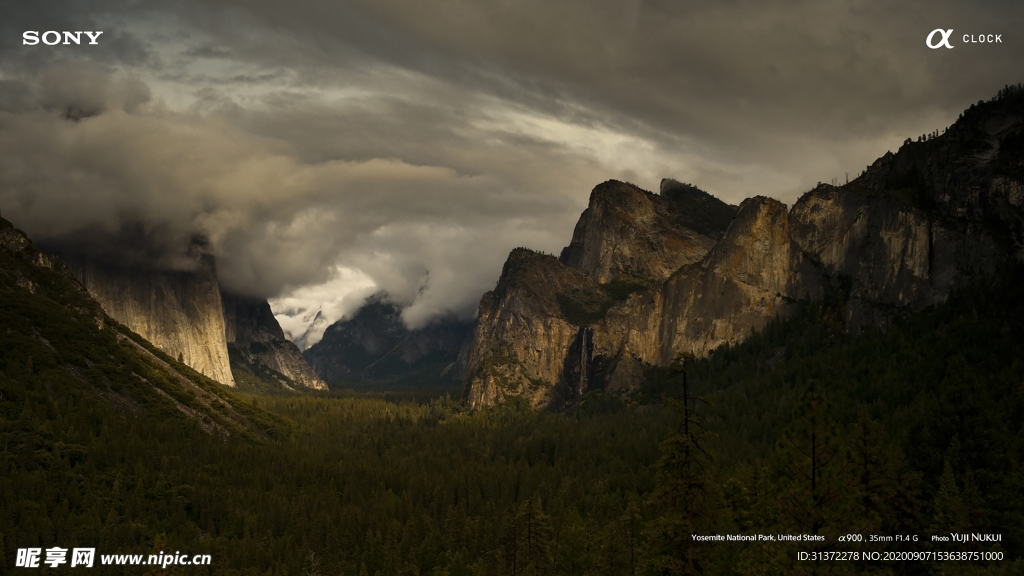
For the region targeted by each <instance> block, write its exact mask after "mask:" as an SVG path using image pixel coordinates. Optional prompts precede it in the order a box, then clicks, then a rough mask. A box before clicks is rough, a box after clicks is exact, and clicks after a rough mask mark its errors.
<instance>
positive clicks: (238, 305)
mask: <svg viewBox="0 0 1024 576" xmlns="http://www.w3.org/2000/svg"><path fill="white" fill-rule="evenodd" d="M221 300H222V302H223V306H224V327H225V339H226V341H227V345H228V347H229V349H231V350H234V351H235V352H236V353H237V354H239V355H241V357H242V358H243V359H244V360H245V361H246V362H248V363H250V364H255V365H259V366H263V367H264V368H269V369H270V370H273V371H274V372H277V373H279V374H281V375H282V376H284V377H285V378H287V379H289V380H291V381H292V382H293V383H295V384H298V385H300V386H305V387H306V388H312V389H314V390H326V389H327V384H325V383H324V381H323V380H321V379H320V377H319V376H317V374H316V372H314V371H313V369H312V368H310V367H309V364H307V363H306V360H305V358H303V357H302V353H301V352H300V351H299V348H298V347H297V346H296V345H295V344H293V343H292V342H291V341H290V340H288V339H287V338H285V335H284V331H283V330H282V329H281V325H280V324H278V322H277V319H276V318H274V313H273V311H272V310H271V309H270V304H269V303H267V301H266V300H264V299H261V298H251V297H246V296H239V295H234V294H228V293H222V294H221Z"/></svg>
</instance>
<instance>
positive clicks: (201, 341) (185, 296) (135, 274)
mask: <svg viewBox="0 0 1024 576" xmlns="http://www.w3.org/2000/svg"><path fill="white" fill-rule="evenodd" d="M68 261H69V265H70V267H71V270H72V272H73V273H74V275H75V277H77V278H78V280H79V281H80V282H81V283H82V285H83V286H85V288H86V290H88V291H89V294H90V295H92V297H93V298H95V299H96V301H98V302H99V303H100V305H101V306H103V310H104V311H105V312H106V313H107V315H109V316H110V317H111V318H113V319H114V320H117V321H118V322H120V323H122V324H124V325H125V326H127V327H128V328H129V329H131V330H132V331H134V332H136V333H138V334H139V335H141V336H142V337H143V338H145V339H146V340H149V341H150V342H152V343H153V344H154V345H155V346H156V347H157V348H159V349H160V350H162V351H164V352H165V353H167V354H168V355H170V356H171V357H173V358H180V359H181V360H182V361H183V362H184V363H185V364H187V365H188V366H190V367H192V368H193V369H195V370H196V371H197V372H199V373H201V374H203V375H205V376H208V377H210V378H212V379H214V380H216V381H218V382H220V383H221V384H225V385H227V386H234V385H235V379H234V377H232V375H231V363H230V360H229V357H228V348H227V338H226V336H225V326H224V311H223V304H222V301H221V293H220V285H219V284H218V282H217V270H216V265H215V263H214V259H213V257H212V256H209V255H200V256H197V257H196V258H195V264H196V266H195V269H194V270H191V271H167V270H152V269H146V268H119V267H117V266H114V265H110V264H100V263H98V262H95V261H92V260H89V259H87V258H82V257H69V258H68Z"/></svg>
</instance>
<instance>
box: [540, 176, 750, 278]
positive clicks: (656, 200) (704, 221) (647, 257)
mask: <svg viewBox="0 0 1024 576" xmlns="http://www.w3.org/2000/svg"><path fill="white" fill-rule="evenodd" d="M672 182H675V181H674V180H673V181H663V182H662V194H661V195H656V194H652V193H650V192H647V191H646V190H642V189H640V188H638V187H636V186H634V185H632V184H628V183H625V182H619V181H617V180H609V181H607V182H604V183H602V184H599V185H598V186H597V187H595V188H594V190H593V192H592V193H591V195H590V204H589V206H588V207H587V209H586V210H585V211H584V212H583V214H582V215H581V216H580V220H579V222H578V223H577V224H576V229H575V230H574V231H573V236H572V241H571V242H570V243H569V245H568V246H567V247H566V248H565V249H563V250H562V254H561V256H560V258H559V260H560V261H561V262H562V263H563V264H565V265H566V266H569V267H570V268H574V269H576V270H579V271H581V272H583V273H584V274H586V275H587V276H589V277H591V278H592V279H594V280H595V281H597V282H599V283H602V284H604V283H607V282H611V281H612V280H614V279H616V278H620V277H627V278H642V279H649V280H653V281H657V282H661V281H664V280H665V279H666V278H668V277H669V275H671V274H672V273H673V272H675V271H676V270H678V269H679V267H680V266H683V265H685V264H689V263H692V262H696V261H697V260H700V259H701V258H703V257H704V255H705V254H707V252H708V250H710V249H711V247H712V246H714V244H715V241H716V240H717V238H718V237H719V236H720V235H721V233H722V232H723V231H724V230H725V227H726V225H728V222H729V220H730V219H731V218H732V214H733V213H734V212H735V208H734V207H730V206H728V205H727V204H725V203H723V202H721V201H719V200H717V199H715V198H714V197H712V196H710V195H708V194H706V193H704V192H701V191H700V190H697V189H696V188H693V187H686V185H683V184H679V183H678V182H675V185H673V184H672ZM726 213H727V216H725V217H723V215H724V214H726Z"/></svg>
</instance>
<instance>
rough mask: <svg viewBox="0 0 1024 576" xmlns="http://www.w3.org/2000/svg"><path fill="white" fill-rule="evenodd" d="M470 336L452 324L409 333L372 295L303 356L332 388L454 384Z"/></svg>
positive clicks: (395, 312) (468, 327)
mask: <svg viewBox="0 0 1024 576" xmlns="http://www.w3.org/2000/svg"><path fill="white" fill-rule="evenodd" d="M472 333H473V325H472V324H469V323H464V322H457V321H440V322H435V323H433V324H431V325H428V326H426V327H423V328H419V329H416V330H409V329H408V328H406V327H405V324H404V323H403V322H402V318H401V309H400V308H399V307H397V306H395V305H394V304H391V303H389V302H387V301H386V300H385V296H384V295H377V296H374V297H372V298H370V299H369V300H368V301H367V303H366V304H365V305H364V306H363V307H362V308H361V309H359V311H358V312H357V313H356V314H355V315H353V316H352V317H351V318H345V319H342V320H339V321H338V322H335V323H334V324H332V325H330V326H329V327H327V329H326V330H325V331H324V335H323V338H322V339H321V340H320V341H319V342H318V343H316V344H314V345H313V346H312V347H310V348H309V349H308V350H306V351H305V353H304V356H305V358H306V361H307V362H309V365H310V366H312V367H313V370H315V371H316V373H317V374H319V375H320V377H321V378H323V379H324V380H325V381H326V382H327V383H328V384H330V385H332V386H341V385H344V384H364V385H365V384H369V383H373V382H378V383H382V382H390V383H393V384H394V383H404V384H410V385H416V384H421V385H422V384H453V383H458V382H461V380H462V374H463V366H464V362H465V358H464V351H465V349H466V347H467V346H468V343H469V340H470V338H471V337H472ZM460 352H461V353H462V354H461V355H460Z"/></svg>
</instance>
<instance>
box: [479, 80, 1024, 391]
mask: <svg viewBox="0 0 1024 576" xmlns="http://www.w3.org/2000/svg"><path fill="white" fill-rule="evenodd" d="M1022 118H1024V93H1022V92H1021V91H1019V90H1016V91H1010V90H1007V91H1006V92H1004V93H1001V95H1000V97H999V98H997V99H995V100H993V101H990V102H988V103H984V104H979V105H977V106H972V107H971V109H969V110H968V111H967V112H966V113H965V114H964V115H962V117H961V119H960V120H959V121H958V122H957V123H956V124H954V125H953V126H951V127H950V128H949V129H948V130H947V131H946V133H945V134H941V135H940V134H938V133H937V132H936V133H934V134H933V135H932V136H931V137H922V138H921V139H919V142H911V141H910V140H909V139H908V140H907V141H906V142H905V143H904V146H903V147H901V148H900V150H899V151H898V152H897V153H896V154H893V153H892V152H888V153H886V154H885V155H883V156H882V157H881V158H879V159H878V160H876V161H875V162H874V163H873V164H872V165H871V166H868V167H867V169H866V170H865V172H864V173H863V174H862V175H861V176H860V177H858V178H856V179H854V181H852V182H849V183H847V184H846V185H843V186H831V185H827V184H819V185H818V186H817V187H815V188H814V189H812V190H811V191H809V192H807V193H805V194H804V195H802V196H801V198H800V199H799V200H797V202H796V203H794V205H793V207H792V208H787V207H786V206H785V205H784V204H782V203H781V202H779V201H777V200H772V199H769V198H764V197H754V198H748V199H747V200H744V202H742V203H741V205H740V206H739V207H738V208H737V209H735V210H734V213H733V217H732V219H731V221H730V222H729V223H728V226H727V227H726V228H725V229H724V230H722V231H721V233H720V234H717V235H714V238H713V239H714V242H713V243H712V244H711V245H710V246H708V247H707V249H706V250H705V251H704V252H703V253H700V250H699V249H698V250H694V249H692V248H693V246H694V243H692V242H691V243H690V244H688V245H685V246H684V244H685V243H683V242H672V241H670V240H671V239H673V238H696V239H700V238H705V239H707V238H710V237H709V236H703V235H700V234H699V233H698V232H697V231H696V230H694V229H692V228H688V227H687V226H686V225H685V224H683V222H686V223H689V224H690V225H691V226H701V225H704V224H702V223H703V222H706V221H708V219H707V218H703V217H702V215H706V214H707V213H708V208H707V203H708V200H707V197H708V196H709V195H706V193H703V192H701V191H700V190H699V189H697V188H695V187H692V186H688V185H682V184H679V183H678V182H675V181H674V180H670V179H666V180H663V182H662V194H661V195H655V194H653V193H651V192H647V191H643V190H640V189H639V188H637V187H635V186H633V185H630V184H627V183H621V182H615V181H609V182H605V183H603V184H600V185H598V186H597V187H595V189H594V191H593V192H592V194H591V198H590V205H589V206H588V208H587V209H586V210H585V211H584V212H583V214H582V215H581V217H580V220H579V222H578V223H577V226H576V229H575V231H574V233H573V239H572V241H571V242H570V245H569V246H567V247H566V248H565V249H564V250H563V251H562V257H561V258H560V259H559V260H558V261H557V262H547V263H546V264H544V268H545V273H544V274H545V275H546V277H547V278H550V279H566V278H570V277H573V272H575V273H577V274H579V273H582V274H583V275H584V276H587V277H588V279H590V280H592V281H594V283H593V284H594V285H591V286H584V284H586V283H585V282H582V281H581V282H578V283H577V284H578V285H577V286H569V284H571V283H566V282H562V283H561V284H558V283H556V287H555V288H554V289H553V292H554V293H551V292H552V291H548V292H544V291H537V290H531V289H522V290H518V291H517V292H515V294H514V295H512V296H511V297H510V296H509V294H510V293H509V291H508V289H507V288H508V287H510V286H512V287H514V286H520V285H528V284H530V282H528V281H526V279H527V278H528V277H530V275H531V274H533V275H536V274H537V270H535V269H534V268H536V266H534V268H531V267H522V266H518V265H512V264H514V263H515V262H517V261H519V260H522V254H523V252H522V251H521V250H520V249H517V250H513V252H512V253H511V254H510V255H509V259H508V262H507V263H506V266H505V267H504V268H503V270H502V275H501V277H500V278H499V280H498V283H497V286H496V288H495V290H494V291H492V292H488V293H486V294H484V296H483V297H482V298H481V301H480V312H479V320H478V327H477V332H476V337H475V339H474V342H473V345H472V352H471V354H470V358H469V361H468V363H467V371H466V377H465V380H464V382H465V388H464V393H465V395H466V397H467V399H468V402H469V404H470V405H471V406H472V407H474V408H480V407H483V406H487V405H490V404H494V403H499V402H501V401H503V399H504V398H505V397H512V396H523V397H524V398H526V399H527V400H528V401H529V403H530V404H531V405H532V406H534V407H536V408H555V409H558V408H562V407H566V406H569V405H572V404H573V403H575V402H577V401H578V400H579V399H580V397H581V396H582V394H584V393H586V391H587V390H591V389H605V390H607V391H612V392H616V393H619V394H625V395H628V394H629V393H631V392H632V391H635V390H636V389H637V388H638V387H639V386H640V384H641V383H642V382H643V380H644V376H643V374H644V371H645V370H646V369H647V368H648V367H650V366H666V365H668V364H669V363H671V362H672V361H673V359H674V358H675V356H676V355H677V354H679V353H693V354H695V355H697V356H699V357H702V356H707V355H708V354H710V353H712V351H713V350H714V349H716V348H718V347H720V346H723V345H727V344H728V345H735V344H737V343H738V342H741V341H742V340H743V339H744V338H746V337H747V336H749V335H750V334H751V333H752V332H755V331H757V330H760V329H761V328H763V327H764V326H765V325H766V323H767V322H769V321H770V320H771V319H772V318H774V317H776V316H779V317H782V318H785V317H787V316H788V315H789V314H790V313H791V310H792V309H793V303H794V302H796V301H797V300H801V299H803V300H811V301H814V300H818V299H820V298H822V297H823V295H824V294H825V293H826V292H832V291H837V290H838V291H840V292H842V293H843V294H844V298H845V300H844V301H845V306H844V314H845V325H846V328H847V330H849V331H850V332H851V333H857V332H859V331H861V330H863V329H866V328H868V327H870V326H877V327H880V328H885V326H886V325H888V323H889V322H891V321H892V319H893V318H895V317H898V316H899V315H901V314H903V313H905V312H906V311H913V310H919V309H921V308H924V307H927V306H930V305H934V304H937V303H940V302H943V301H944V300H945V299H946V298H948V296H949V294H950V293H951V291H952V290H954V289H956V288H957V287H960V286H963V285H965V284H966V283H970V282H972V281H976V280H977V279H979V278H983V277H985V276H987V275H991V274H992V273H994V272H995V271H996V269H997V268H998V266H999V265H1000V263H1001V262H1003V261H1007V260H1017V261H1020V260H1022V258H1024V211H1022V209H1021V207H1022V204H1024V184H1022V182H1024V128H1022V126H1024V121H1022ZM666 192H668V194H666ZM673 193H674V194H675V195H676V196H675V197H674V198H673V203H674V206H675V207H676V210H677V211H681V212H682V213H683V214H684V215H685V214H688V213H690V212H692V213H693V214H695V215H696V216H695V217H692V218H689V219H686V218H683V219H676V220H674V221H670V220H665V219H659V218H661V217H662V216H663V214H662V212H659V211H658V206H657V203H658V202H659V200H655V199H657V198H664V197H665V196H667V195H671V194H673ZM712 198H713V197H712ZM701 201H703V202H704V205H701V204H700V202H701ZM718 202H719V203H716V204H712V206H713V207H715V208H716V211H713V212H712V214H722V213H723V212H724V210H725V209H726V207H728V205H726V204H725V203H721V202H720V201H718ZM710 222H711V224H712V225H714V223H715V222H719V224H718V227H720V226H721V225H720V222H721V219H719V220H714V219H711V220H710ZM703 230H705V231H709V232H711V233H714V232H715V231H716V230H717V228H716V227H714V226H712V227H711V228H707V227H705V228H703ZM673 247H680V248H682V249H680V250H679V251H678V252H675V253H667V252H666V251H671V250H672V248H673ZM687 248H688V250H687ZM538 262H539V261H538ZM675 262H680V263H681V264H680V265H679V266H678V267H677V268H675V269H673V270H671V271H669V272H668V273H667V274H666V270H667V268H671V266H672V265H673V264H674V263H675ZM558 266H561V267H562V268H563V269H558ZM517 276H522V277H523V278H518V277H517ZM623 279H635V280H638V282H636V283H634V284H633V285H632V288H633V289H632V290H627V291H626V295H625V297H624V298H621V299H618V300H615V301H612V302H609V301H607V300H602V299H601V298H599V297H595V296H594V295H595V294H599V293H601V292H602V291H603V292H605V293H608V292H609V290H610V289H611V288H612V287H613V285H614V284H615V283H616V282H622V281H623ZM555 304H560V305H561V306H555ZM566 304H571V306H568V307H567V306H566ZM588 306H589V308H588ZM573 310H576V311H580V310H583V311H587V310H589V311H590V312H591V313H590V314H586V313H579V314H573V313H571V312H572V311H573ZM567 312H570V313H567ZM541 358H543V359H544V360H543V362H540V361H539V359H541Z"/></svg>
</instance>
